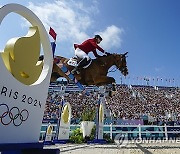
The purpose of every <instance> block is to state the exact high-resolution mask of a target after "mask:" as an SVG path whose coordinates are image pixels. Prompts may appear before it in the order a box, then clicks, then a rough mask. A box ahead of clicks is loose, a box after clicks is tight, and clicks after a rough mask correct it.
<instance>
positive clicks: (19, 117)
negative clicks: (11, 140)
mask: <svg viewBox="0 0 180 154" xmlns="http://www.w3.org/2000/svg"><path fill="white" fill-rule="evenodd" d="M28 117H29V112H28V110H26V109H23V110H20V109H19V108H18V107H12V108H11V109H10V108H9V107H8V105H6V104H0V123H2V124H3V125H6V126H7V125H9V124H10V123H11V122H12V123H13V124H14V126H20V125H21V124H22V123H23V122H24V121H26V120H27V119H28Z"/></svg>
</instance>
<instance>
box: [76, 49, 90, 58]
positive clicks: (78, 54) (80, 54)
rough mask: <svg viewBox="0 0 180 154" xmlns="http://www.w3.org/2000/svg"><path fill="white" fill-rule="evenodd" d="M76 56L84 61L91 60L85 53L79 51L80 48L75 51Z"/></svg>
mask: <svg viewBox="0 0 180 154" xmlns="http://www.w3.org/2000/svg"><path fill="white" fill-rule="evenodd" d="M75 55H76V56H77V57H79V58H82V59H84V58H87V61H88V60H89V59H90V57H89V56H88V55H87V54H86V53H85V52H84V51H82V50H81V49H79V48H77V49H76V50H75Z"/></svg>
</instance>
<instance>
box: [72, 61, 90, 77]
mask: <svg viewBox="0 0 180 154" xmlns="http://www.w3.org/2000/svg"><path fill="white" fill-rule="evenodd" d="M86 63H87V58H83V59H82V60H81V61H80V62H79V63H78V66H77V67H75V68H74V69H73V70H72V71H71V73H72V74H75V72H77V71H78V70H79V69H81V68H82V67H84V66H85V65H86Z"/></svg>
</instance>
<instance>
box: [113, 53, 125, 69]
mask: <svg viewBox="0 0 180 154" xmlns="http://www.w3.org/2000/svg"><path fill="white" fill-rule="evenodd" d="M113 58H114V59H115V65H116V68H117V69H118V70H120V71H124V70H125V69H126V68H122V69H121V66H120V64H118V63H117V62H116V61H117V60H116V58H115V56H114V55H113ZM124 58H126V57H125V55H122V54H121V59H120V60H121V61H123V60H124Z"/></svg>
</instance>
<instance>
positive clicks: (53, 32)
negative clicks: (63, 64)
mask: <svg viewBox="0 0 180 154" xmlns="http://www.w3.org/2000/svg"><path fill="white" fill-rule="evenodd" d="M49 34H50V35H51V36H52V37H53V39H54V40H55V41H56V36H57V34H56V32H55V31H54V29H52V28H51V27H50V30H49Z"/></svg>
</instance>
